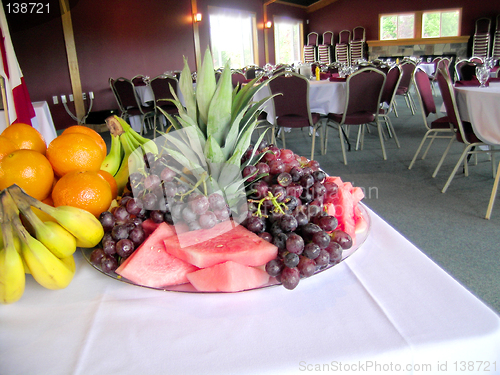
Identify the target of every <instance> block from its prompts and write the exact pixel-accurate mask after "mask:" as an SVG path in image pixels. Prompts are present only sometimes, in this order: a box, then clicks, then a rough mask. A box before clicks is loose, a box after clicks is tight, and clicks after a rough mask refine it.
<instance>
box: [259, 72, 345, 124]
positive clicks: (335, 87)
mask: <svg viewBox="0 0 500 375" xmlns="http://www.w3.org/2000/svg"><path fill="white" fill-rule="evenodd" d="M346 87H347V84H346V82H332V81H329V80H323V81H309V107H310V109H311V112H312V113H319V114H321V115H327V114H328V113H342V112H343V111H344V108H345V94H346ZM270 95H271V91H270V90H269V86H268V85H263V86H262V88H261V89H260V90H259V91H257V93H256V94H255V96H254V100H255V101H259V100H261V99H264V98H266V97H268V96H270ZM263 111H264V112H266V113H267V121H269V122H270V123H271V124H274V123H275V120H276V116H275V114H274V107H273V105H272V103H271V101H268V102H267V103H266V104H265V106H264V108H263Z"/></svg>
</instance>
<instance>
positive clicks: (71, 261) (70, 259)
mask: <svg viewBox="0 0 500 375" xmlns="http://www.w3.org/2000/svg"><path fill="white" fill-rule="evenodd" d="M61 261H62V262H63V263H64V264H65V265H66V267H68V268H69V270H70V271H71V272H73V273H75V271H76V263H75V257H74V256H73V255H70V256H69V257H66V258H62V259H61Z"/></svg>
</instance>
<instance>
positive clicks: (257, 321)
mask: <svg viewBox="0 0 500 375" xmlns="http://www.w3.org/2000/svg"><path fill="white" fill-rule="evenodd" d="M367 211H368V213H369V216H370V220H371V229H370V232H369V235H368V237H367V239H366V241H365V242H364V243H363V244H362V246H361V247H360V248H359V249H358V250H357V251H356V252H354V254H353V255H351V256H350V257H349V258H347V259H346V260H345V261H344V262H342V263H340V264H339V265H336V266H335V267H333V268H331V269H329V270H327V271H325V272H322V273H320V274H318V275H315V276H313V277H311V278H309V279H306V280H302V281H301V282H300V284H299V286H298V287H297V288H296V289H295V290H293V291H289V290H286V289H285V288H283V287H279V286H278V287H273V288H267V289H260V290H253V291H248V292H242V293H233V294H189V293H177V292H162V291H158V290H152V289H146V288H142V287H138V286H134V285H129V284H126V283H122V282H119V281H116V280H114V279H112V278H110V277H108V276H105V275H103V274H101V273H99V272H98V271H96V270H95V269H94V268H92V267H91V266H90V265H89V264H87V263H86V262H85V260H84V259H83V258H82V256H81V254H77V256H76V260H77V270H76V275H75V279H74V280H73V282H72V283H71V284H70V285H69V287H67V288H66V289H64V290H59V291H52V290H46V289H43V288H42V287H40V286H38V285H37V284H36V283H35V282H34V281H33V280H32V279H29V281H28V283H27V288H26V292H25V295H24V296H23V297H22V299H21V300H20V301H18V302H16V303H14V304H11V305H5V306H0V322H1V325H0V369H1V370H0V372H1V373H2V374H9V375H10V374H16V375H22V374H27V375H32V374H37V375H45V374H50V375H59V374H61V375H67V374H74V375H93V374H133V375H135V374H148V375H149V374H232V375H233V374H273V375H276V374H304V373H312V372H316V371H318V372H321V371H329V372H337V371H343V373H348V374H356V373H360V374H361V373H363V374H372V373H384V374H412V373H425V374H478V373H488V374H494V373H496V374H498V373H500V318H499V317H498V316H497V315H496V314H495V313H494V312H493V311H492V310H491V309H490V308H489V307H487V306H486V305H484V304H483V303H482V302H481V301H479V300H478V299H477V298H476V297H475V296H473V295H472V294H471V293H470V292H469V291H467V290H466V289H465V288H464V287H462V286H461V285H460V284H459V283H458V282H457V281H455V280H454V279H453V278H452V277H450V276H449V275H448V274H447V273H445V272H444V271H443V270H442V269H441V268H439V267H438V266H437V265H436V264H435V263H433V262H432V261H431V260H430V259H429V258H427V257H426V256H425V255H424V254H422V253H421V252H420V251H419V250H418V249H417V248H416V247H415V246H414V245H412V244H411V243H410V242H408V241H407V240H406V239H405V238H404V237H402V236H401V235H400V234H399V233H398V232H396V231H395V230H394V229H393V228H392V227H391V226H389V225H388V224H387V223H386V222H385V221H384V220H382V219H381V218H380V217H379V216H377V215H376V214H375V213H374V212H373V211H371V210H370V209H367ZM486 366H488V367H487V368H488V371H487V372H484V371H479V370H478V368H480V369H481V370H484V368H485V367H486ZM318 369H319V370H318Z"/></svg>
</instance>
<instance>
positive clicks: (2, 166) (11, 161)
mask: <svg viewBox="0 0 500 375" xmlns="http://www.w3.org/2000/svg"><path fill="white" fill-rule="evenodd" d="M53 181H54V171H53V170H52V166H51V165H50V163H49V161H48V160H47V158H46V157H45V156H44V155H42V154H41V153H39V152H37V151H33V150H16V151H14V152H11V153H10V154H8V155H7V156H5V157H4V158H3V159H2V161H0V190H2V189H5V188H7V187H9V186H10V185H13V184H17V185H18V186H19V187H20V188H22V189H23V190H24V191H25V192H26V193H27V194H29V195H31V196H32V197H33V198H36V199H38V200H43V199H45V198H47V197H48V195H49V194H50V191H51V190H52V182H53Z"/></svg>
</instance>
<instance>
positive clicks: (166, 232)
mask: <svg viewBox="0 0 500 375" xmlns="http://www.w3.org/2000/svg"><path fill="white" fill-rule="evenodd" d="M173 235H175V230H174V227H173V226H171V225H168V224H167V223H161V224H160V225H158V227H157V228H156V229H155V230H154V232H153V233H151V235H150V236H149V237H148V238H147V239H146V241H144V243H143V244H142V245H141V246H139V247H138V248H137V249H136V250H135V251H134V253H133V254H132V255H131V256H130V257H128V258H127V259H126V260H125V261H124V262H123V263H122V264H121V265H120V266H119V267H118V268H117V269H116V271H115V272H116V273H117V274H118V275H120V276H122V277H125V278H126V279H128V280H130V281H132V282H133V283H135V284H138V285H143V286H149V287H152V288H162V287H166V286H169V285H178V284H185V283H187V282H189V281H188V279H187V277H186V275H187V274H188V273H190V272H193V271H195V270H197V269H198V268H197V267H195V266H193V265H192V264H189V263H186V262H184V261H183V260H180V259H177V258H175V257H174V256H172V255H170V254H169V253H167V252H166V251H165V243H164V240H165V238H168V237H171V236H173Z"/></svg>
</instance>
